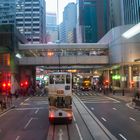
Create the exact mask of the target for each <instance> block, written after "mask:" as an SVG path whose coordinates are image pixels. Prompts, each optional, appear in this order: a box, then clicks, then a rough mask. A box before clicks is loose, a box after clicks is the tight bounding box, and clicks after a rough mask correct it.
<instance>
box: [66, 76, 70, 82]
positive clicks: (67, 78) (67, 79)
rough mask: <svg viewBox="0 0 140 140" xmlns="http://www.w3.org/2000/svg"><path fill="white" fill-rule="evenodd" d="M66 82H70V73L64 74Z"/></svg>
mask: <svg viewBox="0 0 140 140" xmlns="http://www.w3.org/2000/svg"><path fill="white" fill-rule="evenodd" d="M66 83H67V84H70V75H66Z"/></svg>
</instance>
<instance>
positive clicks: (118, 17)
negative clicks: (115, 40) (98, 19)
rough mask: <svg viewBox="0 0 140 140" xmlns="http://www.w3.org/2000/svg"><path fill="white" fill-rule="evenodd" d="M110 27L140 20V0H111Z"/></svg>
mask: <svg viewBox="0 0 140 140" xmlns="http://www.w3.org/2000/svg"><path fill="white" fill-rule="evenodd" d="M109 13H110V28H113V27H116V26H120V25H127V24H137V23H138V22H140V1H139V0H110V12H109Z"/></svg>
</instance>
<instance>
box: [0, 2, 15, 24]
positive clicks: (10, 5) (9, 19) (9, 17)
mask: <svg viewBox="0 0 140 140" xmlns="http://www.w3.org/2000/svg"><path fill="white" fill-rule="evenodd" d="M15 10H16V5H15V0H0V24H14V23H15Z"/></svg>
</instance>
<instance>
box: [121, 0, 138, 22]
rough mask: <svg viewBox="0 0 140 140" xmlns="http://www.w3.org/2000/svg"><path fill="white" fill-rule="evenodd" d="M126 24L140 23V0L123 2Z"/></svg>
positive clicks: (124, 0) (125, 0)
mask: <svg viewBox="0 0 140 140" xmlns="http://www.w3.org/2000/svg"><path fill="white" fill-rule="evenodd" d="M123 10H124V24H136V23H138V22H140V0H123Z"/></svg>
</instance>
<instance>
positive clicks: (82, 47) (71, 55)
mask: <svg viewBox="0 0 140 140" xmlns="http://www.w3.org/2000/svg"><path fill="white" fill-rule="evenodd" d="M19 53H20V54H21V56H22V58H21V59H19V65H35V66H44V65H47V66H53V67H55V66H86V65H87V66H93V65H106V64H108V63H109V57H108V45H107V44H98V43H79V44H77V43H69V44H61V43H60V44H19Z"/></svg>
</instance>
